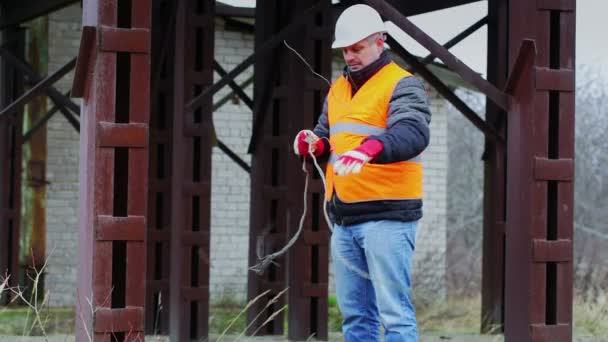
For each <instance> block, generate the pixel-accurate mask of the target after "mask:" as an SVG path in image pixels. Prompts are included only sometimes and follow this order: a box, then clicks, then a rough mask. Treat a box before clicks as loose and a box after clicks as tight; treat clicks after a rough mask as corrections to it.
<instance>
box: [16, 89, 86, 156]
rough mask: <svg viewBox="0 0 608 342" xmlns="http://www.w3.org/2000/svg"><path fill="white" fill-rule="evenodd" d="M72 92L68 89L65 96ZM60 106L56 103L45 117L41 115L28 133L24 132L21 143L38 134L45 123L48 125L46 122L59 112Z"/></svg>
mask: <svg viewBox="0 0 608 342" xmlns="http://www.w3.org/2000/svg"><path fill="white" fill-rule="evenodd" d="M69 95H70V92H69V91H68V92H67V93H66V94H65V96H69ZM59 108H60V107H59V106H58V105H54V106H53V108H51V109H49V110H48V111H47V112H46V114H44V116H43V117H41V118H40V119H39V120H38V121H37V122H36V123H35V124H34V126H33V127H32V128H30V130H29V131H27V133H24V134H23V138H22V139H21V143H22V144H23V143H26V142H27V141H28V140H30V138H31V137H32V136H33V135H34V134H36V132H38V130H39V129H40V128H42V127H44V125H46V123H47V122H48V121H49V120H50V119H51V118H52V117H53V115H55V113H57V112H58V111H59ZM78 128H79V131H80V125H79V127H78Z"/></svg>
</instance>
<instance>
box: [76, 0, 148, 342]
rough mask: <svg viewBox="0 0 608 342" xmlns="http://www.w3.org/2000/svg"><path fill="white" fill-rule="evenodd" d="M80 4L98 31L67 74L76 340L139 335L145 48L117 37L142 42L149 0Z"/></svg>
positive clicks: (130, 338)
mask: <svg viewBox="0 0 608 342" xmlns="http://www.w3.org/2000/svg"><path fill="white" fill-rule="evenodd" d="M83 6H84V8H85V10H84V14H85V15H84V20H83V22H84V23H85V25H93V26H95V27H96V28H97V29H96V31H97V32H98V35H97V36H96V37H95V41H94V44H90V45H89V44H85V45H84V46H82V47H81V50H80V55H82V56H83V57H84V61H83V62H85V63H83V64H81V65H83V66H87V68H84V69H83V68H80V69H78V70H77V74H76V75H75V80H85V82H84V87H83V93H84V98H83V101H84V104H85V105H84V107H83V108H84V113H83V130H82V132H81V152H82V153H81V158H82V159H81V169H80V177H79V180H80V186H81V188H82V189H83V190H82V191H81V192H80V194H81V198H80V204H81V207H80V209H79V210H80V222H79V246H78V248H79V252H78V253H79V259H80V263H79V275H78V278H79V281H78V289H77V295H78V296H77V309H76V317H77V319H76V338H77V340H78V341H85V340H88V339H89V338H92V339H93V340H95V341H110V340H111V339H113V340H118V341H136V340H143V338H144V302H145V296H144V294H145V279H146V267H145V260H146V246H145V244H144V240H145V226H146V215H147V213H146V210H147V201H146V199H147V193H148V191H147V187H148V184H147V167H148V121H149V118H148V117H149V102H148V99H149V96H150V94H149V86H150V81H149V73H150V70H149V64H150V54H149V51H148V50H149V49H147V48H145V49H143V50H139V51H132V50H131V49H130V48H128V47H127V48H125V47H124V46H123V45H121V44H120V43H121V42H123V41H125V40H128V39H130V38H131V36H132V35H133V34H137V36H138V37H139V38H140V39H141V40H143V42H141V43H143V44H144V46H145V44H146V42H149V40H150V37H149V30H150V3H149V0H132V1H131V2H119V1H117V0H86V1H85V2H84V4H83ZM106 29H107V30H108V31H106ZM110 31H113V33H112V34H108V33H106V32H110ZM112 41H114V42H115V43H117V44H111V43H112ZM87 47H89V48H93V51H87V50H86V48H87ZM85 56H86V57H85ZM83 73H84V75H83Z"/></svg>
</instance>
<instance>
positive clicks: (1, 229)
mask: <svg viewBox="0 0 608 342" xmlns="http://www.w3.org/2000/svg"><path fill="white" fill-rule="evenodd" d="M2 38H3V40H11V46H10V47H11V49H12V50H13V51H15V53H16V54H18V55H20V56H23V55H24V54H25V33H24V31H23V30H21V29H18V28H9V29H6V30H5V31H4V32H3V33H2ZM24 83H25V81H24V80H23V77H22V75H21V74H20V73H19V72H18V71H17V70H15V69H14V68H13V67H12V66H11V65H10V64H8V63H7V62H6V61H0V106H3V107H4V106H5V105H7V104H8V103H10V102H12V101H14V100H15V99H16V98H17V97H18V94H19V93H21V92H22V91H23V89H24ZM22 111H23V108H19V109H18V112H17V113H15V114H13V115H7V117H5V118H3V119H2V120H0V160H1V161H2V163H0V165H1V166H0V277H2V278H4V277H5V276H9V277H10V278H9V283H8V285H9V286H16V285H17V284H18V281H19V234H20V221H21V220H20V218H21V148H22V147H21V145H22V144H21V134H22V129H23V115H21V112H22ZM10 300H11V297H10V295H9V294H8V293H6V292H5V293H4V294H2V295H1V296H0V305H4V304H8V302H9V301H10Z"/></svg>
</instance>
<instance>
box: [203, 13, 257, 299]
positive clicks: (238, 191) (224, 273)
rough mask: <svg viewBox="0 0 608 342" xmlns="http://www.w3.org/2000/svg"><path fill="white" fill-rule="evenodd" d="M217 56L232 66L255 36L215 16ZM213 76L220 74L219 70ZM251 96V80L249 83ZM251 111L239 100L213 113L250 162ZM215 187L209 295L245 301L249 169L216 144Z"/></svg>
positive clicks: (226, 138) (221, 134) (221, 132)
mask: <svg viewBox="0 0 608 342" xmlns="http://www.w3.org/2000/svg"><path fill="white" fill-rule="evenodd" d="M215 28H216V31H215V56H216V60H217V61H218V62H219V63H220V64H221V65H222V67H223V68H224V69H225V70H227V71H230V70H232V69H233V68H234V67H236V66H237V65H238V64H239V63H240V62H241V61H243V60H244V59H245V58H247V57H249V55H251V53H253V45H254V37H253V35H250V34H243V33H240V32H229V31H225V30H224V22H223V21H222V20H216V26H215ZM252 73H253V67H249V68H248V69H247V70H246V71H245V72H243V73H242V74H241V75H240V76H239V77H237V78H236V83H237V84H241V83H243V82H244V81H245V80H247V78H249V77H250V76H251V75H252ZM214 78H215V80H216V81H217V80H218V79H219V76H218V75H217V73H216V74H215V76H214ZM230 91H231V89H230V88H229V87H224V88H223V89H222V90H221V91H220V92H218V93H217V94H216V95H215V96H214V98H213V100H214V102H216V101H218V100H219V99H221V98H223V97H224V96H225V95H226V94H228V93H230ZM245 92H246V93H247V94H248V95H249V96H250V97H253V85H250V86H249V87H247V88H246V89H245ZM251 119H252V112H251V110H250V109H249V107H247V105H245V103H244V102H242V101H240V100H239V103H238V104H233V103H232V101H230V102H228V103H226V104H225V105H224V106H223V107H221V108H220V109H219V110H218V111H216V112H215V113H214V114H213V122H214V125H215V131H216V134H217V137H218V138H219V139H221V140H222V141H223V142H224V144H226V145H227V146H228V147H230V149H231V150H232V151H234V152H235V153H237V154H238V155H239V157H241V158H242V159H243V160H244V161H245V162H247V163H248V164H250V163H251V157H250V155H249V154H247V148H248V147H249V139H250V137H251V125H252V120H251ZM212 158H213V169H212V176H211V181H212V188H211V270H210V274H209V277H210V279H209V282H210V284H209V285H210V292H211V300H212V301H213V300H219V299H220V298H222V297H227V298H232V299H236V300H238V301H242V302H243V301H245V300H246V296H247V272H249V271H248V267H247V263H248V253H249V189H250V181H249V174H248V173H247V172H246V171H245V170H243V169H241V167H240V166H238V165H237V164H235V163H234V162H233V161H232V160H231V159H230V158H229V157H228V156H226V154H224V152H222V151H220V149H219V148H217V147H215V148H214V149H213V156H212Z"/></svg>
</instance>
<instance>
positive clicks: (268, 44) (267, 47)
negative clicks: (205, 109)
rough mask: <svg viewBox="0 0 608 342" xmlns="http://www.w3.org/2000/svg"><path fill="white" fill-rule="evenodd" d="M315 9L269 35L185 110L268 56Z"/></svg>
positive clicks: (303, 22)
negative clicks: (261, 58) (258, 59)
mask: <svg viewBox="0 0 608 342" xmlns="http://www.w3.org/2000/svg"><path fill="white" fill-rule="evenodd" d="M315 10H316V6H313V7H310V8H308V9H307V10H306V11H303V12H302V13H301V14H300V15H299V16H298V17H297V18H294V19H293V21H291V22H290V23H289V24H288V25H286V26H285V27H283V28H282V29H281V30H280V31H278V32H276V33H275V34H274V35H273V36H271V37H268V39H267V40H266V41H265V42H263V43H261V44H260V46H259V47H256V49H255V51H254V53H253V54H251V55H250V56H249V57H247V58H246V59H245V60H244V61H242V62H241V63H240V64H239V65H237V66H236V67H234V69H232V70H230V71H229V72H228V73H227V74H226V75H225V76H224V77H222V78H221V79H220V80H218V81H217V82H215V83H213V84H211V85H209V86H208V87H206V88H205V89H203V90H202V91H201V92H200V94H198V95H197V96H196V97H194V98H193V99H191V100H190V101H189V102H188V103H187V104H186V106H185V108H184V110H185V111H187V112H191V111H192V110H193V108H195V107H198V106H200V105H201V102H203V101H204V99H205V98H206V97H207V96H209V95H213V94H215V93H216V92H217V91H219V90H220V89H222V88H223V87H224V86H225V85H227V84H228V83H229V82H230V81H233V80H234V78H235V77H237V76H238V75H239V74H241V73H242V72H243V71H245V69H247V68H248V67H249V66H251V65H252V64H253V63H254V62H255V60H256V58H259V57H260V56H266V55H267V53H268V52H269V51H271V50H273V49H274V48H276V47H277V46H278V45H279V44H280V43H282V42H283V40H284V39H285V38H286V37H287V36H289V35H290V34H292V33H293V32H295V30H296V29H298V28H300V27H301V26H302V25H303V24H305V23H306V21H307V20H310V15H311V14H312V13H313V12H314V11H315Z"/></svg>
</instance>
